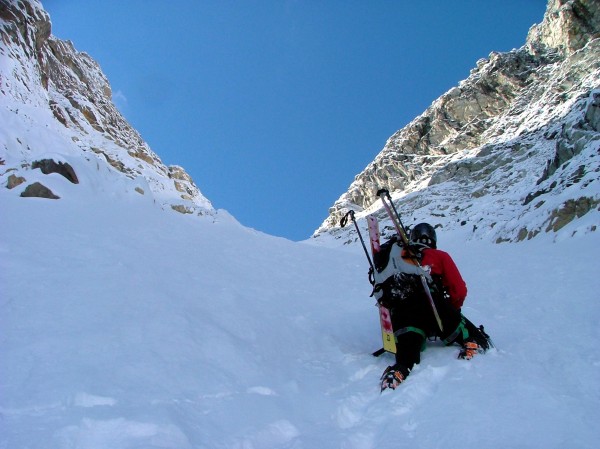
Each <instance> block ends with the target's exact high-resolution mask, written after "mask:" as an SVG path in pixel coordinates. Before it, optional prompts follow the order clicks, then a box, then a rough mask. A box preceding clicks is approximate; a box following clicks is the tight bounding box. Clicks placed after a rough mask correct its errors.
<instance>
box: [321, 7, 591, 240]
mask: <svg viewBox="0 0 600 449" xmlns="http://www.w3.org/2000/svg"><path fill="white" fill-rule="evenodd" d="M599 88H600V5H599V4H598V3H597V2H595V1H587V0H569V1H565V0H550V1H549V2H548V7H547V11H546V13H545V16H544V19H543V21H542V23H540V24H539V25H535V26H533V27H532V28H531V29H530V32H529V34H528V36H527V40H526V44H525V45H524V46H523V47H522V48H520V49H517V50H513V51H511V52H508V53H497V52H493V53H491V54H490V56H489V58H487V59H482V60H480V61H478V62H477V65H476V67H475V68H474V69H473V70H472V71H471V74H470V76H469V77H468V78H467V79H466V80H464V81H462V82H461V83H460V84H459V85H458V86H457V87H455V88H453V89H451V90H450V91H448V92H446V93H445V94H444V95H442V96H441V97H440V98H439V99H438V100H436V101H435V102H434V103H433V104H432V105H431V106H430V107H429V108H428V109H427V110H426V111H425V112H424V113H423V114H422V115H420V116H419V117H417V118H416V119H414V120H413V121H412V122H411V123H410V124H408V125H407V126H406V127H405V128H403V129H401V130H399V131H398V132H396V133H395V134H394V135H393V136H391V137H390V138H389V139H388V141H387V143H386V145H385V146H384V148H383V150H382V151H381V152H380V153H379V154H378V155H377V157H376V158H375V160H374V161H373V162H371V163H370V164H369V165H368V166H367V167H366V168H365V169H364V170H363V172H361V173H360V174H358V175H357V176H356V178H355V180H354V182H353V183H352V184H351V185H350V187H349V189H348V191H347V192H346V193H344V194H343V195H342V196H341V197H340V198H339V199H338V200H337V201H336V202H335V204H334V205H333V206H332V207H331V208H330V211H329V213H330V215H329V217H328V218H327V219H326V220H325V222H324V223H323V224H322V225H321V227H320V228H319V229H318V230H317V231H316V232H315V234H314V235H313V238H314V239H316V240H317V241H318V240H327V239H329V238H330V237H333V238H335V239H338V240H340V239H341V241H344V242H350V241H354V240H355V237H354V236H353V235H352V234H353V231H352V230H351V229H348V228H346V229H341V228H339V226H338V223H339V220H340V218H341V217H342V216H343V215H344V214H345V213H346V212H347V211H348V210H354V211H355V212H356V216H357V217H359V218H360V217H364V216H366V215H367V214H371V213H374V214H376V215H380V216H381V217H382V218H383V214H382V213H381V209H380V208H381V205H380V203H379V202H378V201H377V197H376V192H377V190H378V189H380V188H386V189H388V190H389V191H390V192H392V196H393V198H394V200H395V202H396V203H397V207H398V209H399V211H400V212H401V213H402V214H403V215H404V216H406V217H411V222H413V221H415V222H417V221H429V222H432V223H435V224H436V225H437V226H439V227H443V228H446V229H448V228H454V227H457V226H469V227H470V229H471V230H472V237H473V238H485V239H492V240H494V241H496V242H502V241H519V240H523V239H528V238H532V237H534V236H536V235H538V234H539V233H540V232H558V231H560V230H561V229H562V228H563V227H564V226H565V225H566V224H568V223H570V222H572V221H573V220H576V219H577V218H579V217H581V216H583V215H585V214H587V213H595V214H598V209H599V207H598V205H599V203H600V193H599V188H598V185H599V183H598V181H599V178H600V122H599V120H598V117H599V106H600V91H599ZM482 211H487V212H482ZM596 221H597V222H598V223H599V224H600V219H598V220H596ZM592 228H593V229H585V230H581V232H589V231H592V230H595V226H592ZM389 229H391V227H389V226H388V230H389Z"/></svg>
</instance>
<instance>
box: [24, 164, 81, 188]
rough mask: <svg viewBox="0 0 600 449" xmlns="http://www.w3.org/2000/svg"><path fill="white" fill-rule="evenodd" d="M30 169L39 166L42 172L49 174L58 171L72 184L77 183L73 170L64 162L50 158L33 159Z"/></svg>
mask: <svg viewBox="0 0 600 449" xmlns="http://www.w3.org/2000/svg"><path fill="white" fill-rule="evenodd" d="M31 168H32V169H34V170H35V169H36V168H39V169H40V170H41V171H42V173H43V174H45V175H49V174H50V173H58V174H59V175H62V176H64V177H65V178H66V179H68V180H69V181H71V182H72V183H73V184H79V180H78V179H77V175H76V174H75V170H73V167H71V166H70V165H69V164H68V163H66V162H55V161H53V160H52V159H42V160H41V161H34V162H33V163H32V164H31Z"/></svg>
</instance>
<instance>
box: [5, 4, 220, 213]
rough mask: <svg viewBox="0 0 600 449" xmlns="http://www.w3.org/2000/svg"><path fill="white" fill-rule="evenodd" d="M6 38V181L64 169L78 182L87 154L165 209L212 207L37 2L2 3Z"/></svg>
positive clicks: (90, 166)
mask: <svg viewBox="0 0 600 449" xmlns="http://www.w3.org/2000/svg"><path fill="white" fill-rule="evenodd" d="M0 43H1V45H0V62H1V64H0V106H1V109H0V114H1V118H2V130H0V157H2V159H3V160H4V162H5V163H4V166H3V167H2V170H1V171H0V178H5V180H3V181H2V184H4V185H5V186H8V184H9V181H8V177H9V176H13V178H12V179H13V181H12V182H11V186H12V187H13V188H15V184H14V179H24V180H25V181H21V184H20V187H19V188H25V187H27V186H28V185H32V184H33V183H36V182H37V183H40V184H43V183H44V182H46V179H47V178H46V179H44V178H43V177H40V176H38V174H37V172H38V170H36V168H40V169H41V171H42V173H43V174H48V171H47V170H50V171H55V170H56V169H59V168H61V169H62V170H63V173H62V175H63V177H64V178H65V179H67V180H68V181H70V182H74V180H77V181H76V182H79V181H78V178H81V177H82V176H81V175H80V173H77V171H78V170H85V169H86V168H84V167H83V166H82V165H81V159H85V160H87V161H88V164H87V169H94V167H95V169H96V170H100V169H103V168H104V167H106V169H107V170H112V169H114V171H116V174H117V175H118V176H117V177H120V178H122V182H119V183H118V184H120V185H121V188H124V189H125V190H127V191H130V190H131V191H136V192H137V193H138V194H140V193H142V194H143V195H150V196H151V197H152V200H153V201H154V202H156V203H158V204H160V205H161V206H163V207H164V208H165V209H168V210H177V211H185V213H198V214H206V213H212V212H213V211H214V209H213V207H212V205H211V204H210V202H209V201H208V200H207V199H206V198H205V197H204V196H203V195H202V194H201V192H200V190H199V189H198V187H197V186H196V184H195V183H194V181H193V180H192V179H191V177H190V176H189V175H188V174H187V173H185V171H184V170H183V169H182V168H181V167H167V166H165V165H164V164H163V162H162V161H161V160H160V158H159V157H158V156H157V155H156V153H154V152H153V151H152V150H151V149H150V147H149V146H148V144H147V143H146V142H144V140H143V139H142V137H141V136H140V134H139V133H138V132H137V131H136V130H135V129H134V128H133V127H132V126H131V125H130V124H129V123H128V122H127V120H125V118H124V117H123V116H122V115H121V113H120V112H119V111H118V109H117V108H116V107H115V105H114V103H113V102H112V91H111V87H110V84H109V82H108V80H107V78H106V76H105V75H104V74H103V73H102V70H101V69H100V67H99V65H98V64H97V63H96V61H94V60H93V59H92V58H91V57H90V56H89V55H87V54H86V53H83V52H78V51H77V50H76V49H75V47H74V45H73V44H72V43H71V42H70V41H63V40H60V39H57V38H56V37H54V36H53V35H52V33H51V22H50V18H49V16H48V14H47V13H46V12H45V11H44V9H43V7H42V5H41V4H40V3H39V2H38V1H37V0H0ZM41 129H45V132H44V133H42V132H41V131H40V130H41ZM41 134H43V135H41ZM41 161H43V162H41ZM69 162H71V164H69ZM78 162H79V163H78ZM76 165H77V167H75V166H76ZM48 167H52V168H48ZM65 167H69V170H68V171H69V174H68V176H66V175H65V173H64V170H65ZM45 170H46V171H45ZM83 178H85V176H83ZM127 180H130V182H128V181H127ZM142 184H143V186H144V187H145V188H144V187H142V186H141V185H142ZM30 191H33V192H35V191H39V190H38V189H30Z"/></svg>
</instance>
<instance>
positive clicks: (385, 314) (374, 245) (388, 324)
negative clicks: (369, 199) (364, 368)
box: [340, 210, 396, 357]
mask: <svg viewBox="0 0 600 449" xmlns="http://www.w3.org/2000/svg"><path fill="white" fill-rule="evenodd" d="M348 218H350V220H351V221H352V223H353V224H354V227H355V229H356V233H357V234H358V238H359V239H360V243H361V244H362V247H363V250H364V252H365V255H366V256H367V260H368V261H369V265H370V268H369V282H370V283H371V285H373V292H372V293H371V296H376V297H377V296H378V295H376V293H380V292H379V290H378V289H380V285H379V284H378V283H377V282H376V280H375V279H376V278H375V276H376V275H378V274H379V272H378V271H377V269H376V267H375V264H374V262H373V259H371V256H369V252H368V251H367V246H366V244H365V241H364V239H363V237H362V233H361V232H360V229H359V227H358V223H357V222H356V218H355V217H354V211H353V210H350V211H349V212H348V213H346V215H344V216H343V217H342V219H341V220H340V226H341V227H342V228H344V227H346V225H347V224H348ZM367 223H368V228H369V240H370V243H371V254H372V256H373V258H375V257H376V256H377V253H378V252H379V250H380V246H379V225H378V223H377V219H376V218H375V217H373V216H370V215H369V216H368V217H367ZM377 306H378V309H379V323H380V325H381V338H382V340H383V347H382V348H381V349H378V350H377V351H375V352H374V353H373V355H374V356H376V357H378V356H380V355H381V354H383V353H384V352H386V351H387V352H391V353H393V354H395V353H396V336H395V334H394V329H393V327H392V316H391V312H390V310H389V309H388V308H387V307H385V306H384V305H383V304H381V303H380V302H379V298H378V301H377Z"/></svg>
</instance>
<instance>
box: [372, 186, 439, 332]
mask: <svg viewBox="0 0 600 449" xmlns="http://www.w3.org/2000/svg"><path fill="white" fill-rule="evenodd" d="M377 196H378V197H379V198H381V203H382V204H383V207H384V209H385V211H386V212H387V214H388V216H389V217H390V219H391V220H392V223H394V227H395V228H396V232H397V233H398V236H399V237H400V239H401V242H402V246H403V247H404V250H405V251H406V253H407V254H408V255H409V256H410V258H411V259H412V261H413V262H414V264H415V265H416V266H417V267H419V268H422V267H421V263H420V262H419V259H418V257H417V256H416V254H415V253H414V252H413V251H412V249H411V248H410V240H409V239H408V234H407V233H406V229H405V228H404V225H403V224H402V220H401V219H400V214H399V213H398V211H397V210H396V207H395V206H394V203H393V201H392V197H391V195H390V192H389V191H388V190H386V189H379V190H378V191H377ZM419 278H420V279H421V284H422V285H423V290H424V291H425V296H427V300H428V301H429V305H430V306H431V310H432V312H433V315H434V317H435V320H436V322H437V324H438V327H439V329H440V331H442V332H443V331H444V326H443V325H442V320H441V319H440V315H439V313H438V311H437V308H436V307H435V303H434V302H433V296H432V295H431V290H430V289H429V284H428V283H427V279H426V278H425V275H424V274H422V273H420V274H419Z"/></svg>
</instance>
